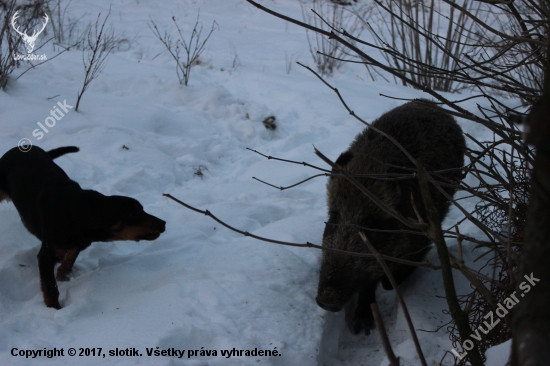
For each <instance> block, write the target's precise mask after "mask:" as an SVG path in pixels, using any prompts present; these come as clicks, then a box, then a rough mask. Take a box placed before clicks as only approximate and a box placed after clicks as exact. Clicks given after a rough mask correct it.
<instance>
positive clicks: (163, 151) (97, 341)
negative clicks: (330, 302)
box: [0, 0, 496, 366]
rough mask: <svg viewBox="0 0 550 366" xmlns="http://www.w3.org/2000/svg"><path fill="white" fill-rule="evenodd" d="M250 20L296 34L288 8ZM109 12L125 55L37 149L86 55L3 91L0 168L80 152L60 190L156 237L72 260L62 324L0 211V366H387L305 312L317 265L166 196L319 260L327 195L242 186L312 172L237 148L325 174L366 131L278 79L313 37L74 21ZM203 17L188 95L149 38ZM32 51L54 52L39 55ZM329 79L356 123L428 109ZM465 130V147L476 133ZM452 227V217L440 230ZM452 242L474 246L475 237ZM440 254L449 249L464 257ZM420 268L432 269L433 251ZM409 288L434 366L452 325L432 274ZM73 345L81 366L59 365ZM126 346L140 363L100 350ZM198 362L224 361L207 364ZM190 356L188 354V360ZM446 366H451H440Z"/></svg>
mask: <svg viewBox="0 0 550 366" xmlns="http://www.w3.org/2000/svg"><path fill="white" fill-rule="evenodd" d="M262 3H263V4H265V5H266V6H269V7H271V8H274V9H276V10H279V11H281V12H284V13H285V14H287V15H290V16H294V17H296V18H298V19H301V9H300V5H299V2H298V1H293V0H277V1H263V2H262ZM160 4H162V5H160ZM109 6H111V16H110V21H111V22H112V24H113V26H114V28H115V29H116V30H117V32H119V33H121V34H124V35H125V36H126V37H127V38H128V39H129V40H131V42H130V46H129V47H128V49H122V50H119V51H118V52H115V53H114V54H112V55H110V56H109V58H108V64H107V67H106V68H105V69H104V71H103V73H102V74H101V75H100V76H99V77H98V78H97V79H96V80H94V81H93V82H92V84H91V85H90V89H89V90H88V91H86V93H85V94H84V96H83V99H82V101H81V105H80V110H79V111H78V112H75V111H74V109H73V110H70V111H69V112H68V113H66V114H65V116H64V117H63V118H62V119H61V120H59V121H58V122H57V123H56V125H55V126H54V127H51V128H49V132H48V133H46V134H44V137H43V138H42V139H41V140H37V139H36V138H35V137H34V136H33V134H32V133H33V131H34V130H35V129H37V128H39V127H38V125H37V122H41V123H44V121H45V119H46V118H47V117H48V116H49V115H50V110H51V109H52V107H53V106H54V105H55V104H56V103H57V102H61V103H63V101H65V100H66V103H67V104H68V105H71V106H74V105H75V103H76V95H77V91H78V90H79V89H80V87H81V85H82V82H83V75H84V73H83V67H82V53H81V51H78V50H74V51H69V52H66V53H63V54H62V55H60V56H59V57H57V58H55V59H53V60H51V61H49V62H47V63H45V64H44V65H41V66H39V67H37V68H36V69H34V70H30V71H29V72H28V73H27V74H25V75H24V76H23V77H21V78H20V79H19V80H17V81H15V80H11V81H10V83H9V84H8V87H7V89H6V90H5V91H0V111H1V113H2V121H1V122H0V131H1V134H0V154H3V153H4V152H5V151H7V150H9V149H10V148H12V147H14V146H16V145H17V143H18V141H19V140H20V139H22V138H27V139H29V140H31V141H32V143H33V144H35V145H38V146H40V147H42V148H44V149H46V150H48V149H51V148H56V147H59V146H67V145H75V146H78V147H80V152H79V153H77V154H71V155H67V156H63V157H61V158H59V159H58V160H56V163H57V164H59V165H60V166H61V167H62V168H63V169H64V170H65V171H66V172H67V174H68V175H69V176H70V177H71V178H72V179H74V180H76V181H77V182H79V183H80V184H81V186H82V187H83V188H86V189H94V190H97V191H99V192H101V193H103V194H106V195H115V194H117V195H126V196H130V197H133V198H135V199H137V200H139V201H140V202H141V203H142V204H143V206H144V207H145V210H146V211H147V212H149V213H151V214H153V215H155V216H158V217H160V218H162V219H163V220H165V221H166V222H167V230H166V232H165V233H163V234H162V235H161V236H160V238H159V239H157V240H156V241H153V242H143V241H142V242H139V243H133V242H114V243H94V244H93V245H92V246H91V247H90V248H88V249H87V250H85V251H83V252H82V253H81V254H80V256H79V258H78V259H77V262H76V264H75V271H74V273H73V275H72V278H71V280H70V281H69V282H62V283H59V284H58V285H59V291H60V302H61V304H62V306H63V308H62V309H61V310H54V309H50V308H47V307H45V305H44V302H43V299H42V294H41V292H40V283H39V276H38V268H37V260H36V254H37V253H38V249H39V246H40V243H39V241H38V240H37V239H36V238H35V237H34V236H32V235H31V234H29V233H28V232H27V231H26V230H25V228H24V227H23V225H22V224H21V222H20V219H19V216H18V214H17V211H16V210H15V208H14V206H13V205H12V204H11V203H2V204H0V218H1V220H0V232H1V233H2V239H1V242H0V244H1V245H0V364H2V365H8V364H9V365H36V364H44V365H53V364H55V365H59V364H74V362H75V361H76V362H78V363H79V364H81V365H96V364H116V365H135V364H144V365H150V364H155V365H172V364H176V363H178V364H179V363H180V361H179V360H178V359H177V356H176V357H174V356H154V355H151V356H148V355H147V349H149V351H154V350H159V351H161V350H168V349H172V348H174V349H177V350H183V349H184V350H187V351H186V353H185V354H184V356H183V358H182V360H184V364H185V365H258V364H259V365H304V366H307V365H387V364H388V361H387V359H386V358H385V355H384V352H383V349H382V346H381V342H380V337H379V336H378V334H377V332H376V331H373V332H372V333H371V335H370V336H368V337H365V336H354V335H351V334H350V333H349V332H348V331H347V328H346V327H345V326H344V319H343V318H344V316H343V313H337V314H333V313H327V312H326V311H324V310H322V309H321V308H319V307H318V306H317V305H316V303H315V296H316V286H317V277H318V270H319V264H320V254H321V253H320V251H318V250H315V249H307V248H292V247H284V246H278V245H274V244H269V243H264V242H259V241H256V240H254V239H251V238H246V237H243V236H241V235H239V234H237V233H234V232H232V231H229V230H228V229H226V228H224V227H222V226H221V225H219V224H218V223H216V222H215V221H213V220H212V219H210V218H208V217H206V216H204V215H200V214H197V213H195V212H192V211H190V210H188V209H186V208H184V207H183V206H180V205H178V204H177V203H175V202H173V201H171V200H169V199H168V198H166V197H163V196H162V194H163V193H169V194H171V195H173V196H175V197H177V198H178V199H180V200H182V201H184V202H186V203H188V204H191V205H193V206H195V207H197V208H199V209H203V210H204V209H208V210H210V211H211V212H212V213H213V214H215V215H216V216H217V217H219V218H220V219H222V220H224V221H226V222H228V223H229V224H231V225H233V226H235V227H237V228H239V229H241V230H243V231H249V232H251V233H253V234H256V235H260V236H265V237H269V238H274V239H277V240H283V241H291V242H299V243H304V242H306V241H309V242H312V243H317V244H320V243H321V239H322V232H323V229H324V221H325V220H326V205H325V183H326V179H325V178H316V179H313V180H310V181H308V182H306V183H304V184H302V185H299V186H297V187H295V188H292V189H289V190H284V191H279V190H277V189H275V188H272V187H269V186H267V185H264V184H261V183H260V182H258V181H256V180H253V179H252V177H257V178H259V179H262V180H264V181H267V182H270V183H272V184H275V185H277V186H286V185H290V184H293V183H296V182H298V181H300V180H303V179H305V178H307V177H309V176H310V175H312V174H316V173H317V172H316V171H315V170H312V169H310V168H306V167H303V166H300V165H291V164H288V163H283V162H277V161H273V160H267V159H265V158H263V157H261V156H260V155H258V154H255V153H253V152H251V151H249V150H247V149H246V148H250V149H255V150H258V151H260V152H262V153H264V154H267V155H273V156H277V157H280V158H284V159H291V160H297V161H307V162H309V163H311V164H314V165H318V166H322V167H324V168H326V166H324V165H323V163H322V161H321V160H320V159H318V158H317V157H316V156H315V154H314V153H313V146H315V147H316V148H317V149H319V150H320V151H321V152H323V153H324V154H325V155H326V156H328V157H329V158H331V159H335V158H336V157H337V156H338V155H339V154H340V153H341V152H342V151H344V150H345V149H346V148H347V146H348V145H349V143H350V142H351V141H352V139H353V137H354V136H355V135H356V134H357V133H358V132H360V131H361V130H362V129H363V128H364V126H363V125H362V124H361V123H360V122H358V121H357V120H355V119H353V118H352V117H351V116H350V115H349V114H348V113H347V112H346V110H345V109H344V107H343V106H342V104H341V103H340V102H339V100H338V98H337V97H336V95H335V94H334V93H333V92H332V91H331V90H330V89H329V88H327V87H326V86H325V85H323V84H322V83H321V82H320V81H319V80H318V79H317V78H316V77H315V76H314V75H313V74H312V73H310V72H309V71H307V70H306V69H304V68H302V67H300V66H298V65H296V64H294V65H292V69H291V71H290V73H287V72H286V66H287V65H286V61H285V55H293V56H294V57H295V58H296V59H297V60H298V61H300V62H302V63H304V64H306V65H309V66H311V67H313V66H314V65H313V62H312V60H311V56H310V54H309V52H308V44H307V39H306V35H305V32H304V31H303V30H302V29H301V28H299V27H297V26H294V25H291V24H288V23H286V22H284V21H282V20H279V19H276V18H274V17H272V16H270V15H268V14H266V13H264V12H261V11H260V10H258V9H256V8H254V7H252V6H251V5H249V4H248V3H246V2H245V1H236V0H235V1H226V0H208V1H206V0H185V1H178V2H168V1H164V2H162V3H160V2H158V1H152V0H137V1H130V0H119V1H116V2H114V3H111V2H109V1H104V0H101V1H96V2H93V3H92V2H72V3H71V4H70V5H69V7H68V14H69V15H71V16H72V17H73V18H78V17H81V16H82V17H83V18H82V20H81V22H85V21H89V20H93V19H95V17H96V16H97V13H98V12H99V11H103V12H105V11H107V10H108V9H109ZM199 9H200V21H201V22H202V24H203V25H204V28H205V31H207V30H209V29H210V26H211V24H212V22H213V21H215V22H216V24H217V30H216V31H214V33H213V34H212V36H211V39H210V40H209V41H208V43H207V50H206V51H205V53H204V54H203V63H202V64H201V65H200V66H197V67H195V68H193V70H192V73H191V78H190V82H189V86H187V87H184V86H180V85H179V83H178V80H177V77H176V74H175V65H174V62H173V60H172V59H171V58H170V56H169V55H168V54H167V53H166V52H163V46H162V44H161V43H160V42H159V41H158V40H157V39H156V38H155V37H154V35H153V33H152V32H151V31H150V30H149V29H148V27H147V22H148V21H150V19H152V20H153V21H154V22H155V23H156V24H157V25H158V26H159V28H160V29H161V31H164V30H167V31H170V32H172V33H175V29H174V27H173V24H172V23H171V19H170V18H171V16H172V15H175V16H176V18H177V20H178V21H179V23H180V24H181V25H182V28H183V29H184V30H190V29H191V27H192V25H193V24H194V22H195V20H196V17H197V12H198V11H199ZM40 52H44V53H46V54H47V55H48V56H49V57H53V55H55V52H54V51H53V50H52V49H51V46H46V47H45V48H43V49H41V50H40ZM16 74H17V71H16V73H15V75H16ZM328 81H329V82H330V83H331V84H333V86H336V87H337V88H338V89H339V91H340V92H341V93H342V96H343V97H344V98H345V100H346V102H347V103H348V104H349V106H350V108H351V109H353V110H354V111H355V112H356V113H357V114H358V115H359V116H361V118H363V119H365V120H367V121H372V120H373V119H375V118H376V117H378V116H379V115H381V114H382V113H383V112H385V111H388V110H390V109H392V108H394V107H396V106H398V105H400V104H401V102H399V101H396V100H392V99H388V98H384V97H382V96H380V93H383V94H387V95H392V96H396V97H400V98H414V97H426V95H425V94H423V93H422V92H421V91H418V90H413V89H409V88H404V87H402V86H398V85H394V84H389V83H385V82H372V81H370V79H369V77H368V73H367V72H366V70H365V69H364V67H362V66H360V65H346V66H344V68H343V69H342V70H339V71H337V72H336V73H335V75H334V76H333V77H331V78H329V79H328ZM450 97H452V96H450ZM469 103H470V104H468V103H465V105H466V106H474V105H475V104H473V103H474V102H469ZM268 116H275V117H276V124H277V129H276V130H275V131H269V130H267V129H266V128H265V127H264V126H263V124H262V120H263V119H264V118H266V117H268ZM459 122H460V123H461V125H462V127H463V128H464V130H465V131H468V132H470V133H472V134H475V135H476V136H480V134H483V133H484V132H483V131H481V130H480V128H479V126H476V125H473V124H471V123H469V122H467V121H459ZM199 169H200V171H201V172H202V176H200V175H198V174H197V172H198V171H199ZM458 216H460V214H459V212H458V211H456V210H455V211H452V212H451V213H450V214H449V217H448V222H452V220H453V218H456V217H458ZM461 232H463V233H466V234H470V235H476V234H478V233H477V231H476V229H475V228H474V227H473V226H467V225H464V226H463V227H462V230H461ZM448 245H449V247H450V250H451V251H456V243H454V242H449V243H448ZM468 248H469V247H466V249H468ZM465 255H466V257H467V258H469V256H471V257H475V256H474V255H475V253H474V254H469V253H466V254H465ZM429 259H430V261H432V262H437V259H436V255H435V253H434V252H433V251H432V253H430V255H429ZM456 278H457V288H458V290H459V292H460V291H462V292H466V291H468V289H469V287H468V284H467V282H465V281H464V280H463V279H462V278H461V277H460V276H456ZM401 291H402V292H403V295H404V296H405V300H406V302H407V304H408V308H409V311H410V313H411V316H412V319H413V322H414V324H415V328H416V329H417V330H419V331H417V333H418V336H419V338H420V341H421V344H422V347H423V351H424V354H425V357H426V359H427V360H428V361H429V363H430V364H438V363H439V362H440V361H441V359H443V357H444V356H445V353H446V352H447V351H450V350H451V349H452V345H451V342H450V341H449V338H448V336H447V335H446V333H445V331H446V328H445V327H442V328H441V329H439V328H440V327H441V326H442V325H444V324H445V323H447V322H449V320H450V319H449V317H448V316H447V315H444V314H443V313H442V310H443V309H445V308H446V303H445V300H444V299H442V298H441V296H443V295H444V291H443V287H442V284H441V279H440V277H439V274H438V272H435V271H432V270H430V269H423V268H421V269H419V270H417V271H416V272H415V273H414V274H413V275H412V276H411V278H410V280H408V281H407V282H406V283H405V284H404V285H403V286H402V287H401ZM436 296H439V297H436ZM377 297H378V299H379V307H380V308H381V311H382V314H383V316H384V322H385V324H386V327H387V328H388V332H389V336H390V341H391V342H392V345H393V347H394V351H395V352H396V354H397V355H398V356H399V357H400V358H401V362H402V365H417V364H418V363H419V361H418V356H417V355H416V353H415V351H414V346H413V344H412V340H411V337H410V334H409V331H408V328H407V326H406V323H405V320H404V317H403V312H402V309H401V308H400V306H398V304H397V300H396V298H395V294H394V293H393V292H391V291H384V290H383V289H381V288H380V289H379V290H378V293H377ZM437 329H439V330H438V331H437V332H435V330H437ZM420 330H424V331H420ZM15 348H16V349H18V350H43V349H53V348H57V349H61V348H63V349H64V356H62V357H61V356H59V357H53V358H47V357H39V358H38V359H33V358H25V356H13V355H12V352H14V351H13V350H14V349H15ZM70 348H74V349H76V350H77V356H75V357H71V356H68V355H67V353H68V350H69V349H70ZM80 348H84V349H85V348H88V349H92V348H102V352H103V354H105V357H101V356H99V357H98V356H96V357H93V356H87V357H86V356H80V357H79V356H78V350H79V349H80ZM127 348H128V349H130V350H132V349H136V350H138V351H139V353H141V356H137V357H136V356H114V355H113V356H111V355H109V353H108V352H109V351H110V350H111V351H113V352H115V350H116V349H119V350H125V349H127ZM234 348H235V349H236V350H254V349H256V348H257V349H261V350H270V351H273V350H275V349H276V350H277V352H278V354H279V355H278V356H271V357H267V356H244V354H243V355H242V356H236V355H234V356H232V357H230V358H228V357H226V356H222V355H221V350H233V349H234ZM201 349H202V350H203V351H204V350H216V351H217V356H212V355H211V356H201V353H200V350H201ZM188 350H196V354H195V355H193V356H190V357H188V355H189V353H188ZM15 352H18V351H17V350H16V351H15ZM443 364H444V365H448V364H452V356H451V355H447V356H445V359H444V361H443ZM495 364H496V363H495Z"/></svg>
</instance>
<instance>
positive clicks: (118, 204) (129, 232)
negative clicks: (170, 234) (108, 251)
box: [84, 190, 166, 241]
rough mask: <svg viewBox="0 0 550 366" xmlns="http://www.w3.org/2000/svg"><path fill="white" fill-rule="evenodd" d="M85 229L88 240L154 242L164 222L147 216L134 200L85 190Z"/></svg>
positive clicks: (162, 230)
mask: <svg viewBox="0 0 550 366" xmlns="http://www.w3.org/2000/svg"><path fill="white" fill-rule="evenodd" d="M86 202H87V203H88V204H87V205H86V207H87V208H88V210H87V212H86V216H85V221H86V222H88V224H84V229H85V230H86V231H87V232H88V235H87V237H89V238H90V240H91V241H117V240H134V241H140V240H155V239H156V238H158V237H159V236H160V234H161V233H163V232H164V230H165V228H166V222H165V221H163V220H161V219H159V218H157V217H155V216H153V215H150V214H148V213H147V212H145V211H144V210H143V206H142V205H141V204H140V203H139V202H138V201H137V200H135V199H133V198H130V197H124V196H104V195H102V194H101V193H99V192H96V191H91V190H90V191H86Z"/></svg>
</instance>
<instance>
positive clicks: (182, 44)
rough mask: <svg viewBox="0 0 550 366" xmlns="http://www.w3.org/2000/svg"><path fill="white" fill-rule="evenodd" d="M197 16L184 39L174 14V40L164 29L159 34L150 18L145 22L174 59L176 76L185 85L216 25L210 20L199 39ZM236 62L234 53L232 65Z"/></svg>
mask: <svg viewBox="0 0 550 366" xmlns="http://www.w3.org/2000/svg"><path fill="white" fill-rule="evenodd" d="M199 16H200V14H197V21H196V22H195V25H194V27H193V29H192V30H191V35H190V36H189V40H186V37H185V36H184V34H183V31H182V30H181V28H180V26H179V25H178V23H177V22H176V17H175V16H172V21H173V22H174V25H175V26H176V29H177V31H178V37H177V39H176V40H175V41H174V40H173V38H172V36H171V35H170V34H169V33H168V32H166V31H165V32H164V34H161V32H160V30H159V29H158V27H157V25H156V24H155V23H154V22H153V20H152V19H151V21H150V23H148V24H147V25H148V26H149V29H151V31H152V32H153V33H154V35H155V36H156V37H157V38H158V39H159V41H161V42H162V44H163V45H164V47H165V48H166V50H167V51H168V53H170V55H171V56H172V58H173V59H174V61H176V74H177V76H178V80H179V83H180V84H183V85H186V86H187V84H188V83H189V77H190V75H191V68H192V67H193V66H194V65H195V64H196V62H197V60H199V57H200V55H201V53H202V52H203V51H204V46H205V45H206V42H207V41H208V39H210V36H211V35H212V32H214V30H215V29H216V26H217V23H216V22H215V21H214V22H212V28H210V32H208V34H207V35H206V37H205V38H204V39H201V37H202V30H203V26H202V24H200V23H199ZM182 49H183V51H184V52H185V56H183V55H182V54H181V53H182ZM237 62H238V57H237V54H236V53H235V58H234V59H233V67H236V66H237Z"/></svg>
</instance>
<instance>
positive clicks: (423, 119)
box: [316, 102, 466, 334]
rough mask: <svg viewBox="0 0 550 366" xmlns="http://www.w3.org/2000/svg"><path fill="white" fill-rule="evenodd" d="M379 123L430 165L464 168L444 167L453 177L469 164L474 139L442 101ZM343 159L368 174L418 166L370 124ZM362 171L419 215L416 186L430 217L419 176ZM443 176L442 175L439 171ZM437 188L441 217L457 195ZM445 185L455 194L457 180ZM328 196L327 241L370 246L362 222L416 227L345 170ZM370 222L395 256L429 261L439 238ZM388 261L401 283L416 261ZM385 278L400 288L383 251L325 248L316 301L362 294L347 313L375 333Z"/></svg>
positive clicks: (412, 106) (340, 304) (334, 304)
mask: <svg viewBox="0 0 550 366" xmlns="http://www.w3.org/2000/svg"><path fill="white" fill-rule="evenodd" d="M372 125H373V126H375V127H376V128H378V129H379V130H381V131H383V132H385V133H387V134H388V135H390V136H392V137H393V138H394V139H395V140H397V141H398V142H399V143H400V144H401V145H402V146H403V147H404V148H405V149H406V150H407V151H408V152H409V154H411V156H412V157H413V158H415V159H421V160H422V162H423V164H424V166H425V168H426V170H428V171H438V170H444V169H453V168H455V169H456V168H458V169H456V170H452V171H450V172H447V173H442V174H441V176H443V177H444V178H446V179H450V180H453V181H458V180H460V178H461V171H460V169H459V168H461V167H462V166H463V165H464V152H465V149H466V143H465V141H464V137H463V134H462V130H461V129H460V127H459V126H458V124H457V123H456V121H455V120H454V118H453V117H451V116H450V115H449V114H447V113H446V112H445V111H444V110H443V109H442V108H439V107H437V106H436V105H435V104H431V105H425V104H424V105H423V104H421V103H417V102H410V103H407V104H404V105H402V106H400V107H398V108H395V109H393V110H391V111H389V112H387V113H385V114H384V115H382V116H381V117H380V118H378V119H377V120H376V121H374V122H373V123H372ZM336 164H338V165H339V166H341V167H342V168H343V169H344V170H346V171H347V172H349V173H350V174H352V175H354V176H356V177H357V175H360V174H369V175H370V174H395V173H401V174H403V173H405V174H411V173H412V171H410V170H404V169H399V168H397V167H406V168H413V169H414V168H415V166H414V164H413V163H412V162H411V161H410V160H409V159H408V158H407V157H406V155H405V154H404V153H403V152H402V151H401V150H400V149H399V148H398V147H397V146H396V145H395V144H394V143H393V142H391V141H390V140H389V139H388V138H386V137H384V136H382V135H380V134H379V133H377V132H375V131H374V130H373V129H369V128H367V129H365V130H364V131H363V132H362V133H360V134H359V135H358V136H357V137H356V138H355V140H354V141H353V143H352V144H351V145H350V147H349V149H348V150H347V151H346V152H344V153H342V154H341V155H340V157H339V158H338V159H337V160H336ZM357 179H358V180H359V181H360V182H361V183H362V184H363V185H364V186H365V187H366V188H367V189H368V190H369V191H371V192H372V193H373V194H375V195H376V197H378V198H379V199H380V200H381V201H382V202H384V203H385V204H386V205H388V206H389V207H391V208H393V209H394V210H395V211H397V212H399V213H400V214H401V215H402V216H404V217H409V218H416V214H415V212H414V209H413V206H412V204H411V193H412V195H413V197H414V202H415V205H416V207H417V208H418V210H419V212H420V214H421V215H422V216H424V220H426V218H425V212H424V207H423V204H422V196H421V194H420V191H419V186H418V181H417V180H416V179H402V180H380V179H372V178H365V177H363V178H361V177H357ZM435 179H436V180H438V178H437V177H435ZM439 180H441V179H439ZM430 189H431V192H430V193H431V195H432V197H433V200H434V202H435V204H436V205H437V209H438V211H439V217H440V218H441V219H443V218H444V217H445V215H446V214H447V212H448V211H449V205H450V203H449V202H448V201H447V199H446V198H445V197H444V196H443V195H442V194H441V193H440V192H438V191H437V189H436V188H435V187H434V186H433V185H430ZM443 189H445V191H446V192H447V193H448V194H449V195H450V196H452V195H453V194H454V190H453V189H451V188H447V187H443ZM327 203H328V215H329V219H328V222H327V225H326V228H325V231H324V233H323V247H327V248H335V249H341V250H346V251H350V252H364V253H369V250H368V248H367V247H366V245H365V244H364V243H363V241H362V240H361V238H360V237H359V235H358V230H359V227H358V226H360V227H362V228H371V229H378V230H380V229H382V230H400V229H408V228H407V227H406V226H405V225H404V224H402V223H401V222H400V221H398V220H397V219H395V218H393V217H392V216H390V215H389V214H388V213H386V212H385V211H383V210H382V209H381V208H380V207H378V206H377V205H376V204H375V203H374V202H372V201H371V200H370V199H369V198H368V197H367V196H366V195H364V194H363V193H361V191H359V189H357V188H356V187H355V186H353V184H352V183H350V182H349V181H348V180H347V179H346V178H345V177H343V176H337V175H335V176H331V177H330V178H329V181H328V185H327ZM363 230H364V232H365V233H366V235H367V237H368V238H369V241H370V242H371V243H372V245H373V246H374V247H375V248H376V250H377V251H378V252H380V253H381V254H385V255H388V256H392V257H398V258H403V259H407V260H411V261H421V260H423V258H424V257H425V256H426V253H427V252H428V251H429V248H430V245H431V243H430V240H429V239H428V238H427V237H425V236H423V235H414V234H406V233H403V232H398V231H395V232H377V231H368V230H365V229H363ZM409 230H410V229H409ZM387 264H388V266H389V268H390V270H391V273H392V274H393V276H394V277H395V280H396V282H397V283H398V284H400V283H401V282H403V281H404V280H405V279H407V277H408V276H409V275H410V274H411V272H412V271H413V270H414V269H415V268H416V267H413V266H408V265H404V264H399V263H395V262H390V261H387ZM379 282H382V285H383V287H384V288H385V289H392V286H391V284H390V283H389V280H388V279H387V277H386V275H385V274H384V272H383V270H382V268H381V267H380V265H379V264H378V263H377V262H376V260H375V259H373V258H364V257H357V256H350V255H342V254H337V253H333V252H328V251H323V259H322V264H321V273H320V277H319V288H318V293H317V298H316V301H317V304H318V305H319V306H320V307H322V308H323V309H326V310H329V311H340V310H342V308H344V306H345V305H346V304H347V303H348V302H350V300H351V299H352V297H353V296H354V295H355V294H358V305H357V308H356V309H355V312H354V313H353V314H346V321H347V322H348V326H349V328H350V330H351V331H352V332H353V333H356V334H358V333H360V332H361V331H365V333H366V334H368V333H369V332H370V329H371V328H372V327H373V325H374V320H373V317H372V313H371V310H370V303H371V302H374V301H375V291H376V286H377V284H378V283H379ZM350 309H351V307H349V306H346V312H348V311H353V310H350Z"/></svg>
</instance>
